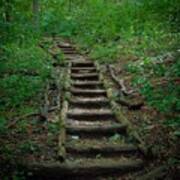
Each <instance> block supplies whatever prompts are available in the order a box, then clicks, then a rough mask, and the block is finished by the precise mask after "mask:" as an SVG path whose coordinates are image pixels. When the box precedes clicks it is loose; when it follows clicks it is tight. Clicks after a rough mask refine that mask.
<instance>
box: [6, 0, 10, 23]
mask: <svg viewBox="0 0 180 180" xmlns="http://www.w3.org/2000/svg"><path fill="white" fill-rule="evenodd" d="M10 14H11V4H10V0H6V1H5V21H6V22H10V21H11V15H10Z"/></svg>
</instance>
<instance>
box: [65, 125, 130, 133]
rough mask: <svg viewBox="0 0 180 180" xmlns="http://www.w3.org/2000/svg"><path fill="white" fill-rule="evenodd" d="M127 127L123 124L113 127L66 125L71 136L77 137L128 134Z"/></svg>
mask: <svg viewBox="0 0 180 180" xmlns="http://www.w3.org/2000/svg"><path fill="white" fill-rule="evenodd" d="M126 130H127V126H126V125H123V124H118V123H117V124H112V125H103V126H102V125H91V126H87V125H66V131H67V133H69V134H76V135H95V136H97V135H113V134H116V133H123V134H124V133H126Z"/></svg>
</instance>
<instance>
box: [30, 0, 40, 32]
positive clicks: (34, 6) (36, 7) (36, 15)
mask: <svg viewBox="0 0 180 180" xmlns="http://www.w3.org/2000/svg"><path fill="white" fill-rule="evenodd" d="M39 8H40V5H39V0H33V4H32V11H33V17H34V26H35V28H37V29H38V28H39Z"/></svg>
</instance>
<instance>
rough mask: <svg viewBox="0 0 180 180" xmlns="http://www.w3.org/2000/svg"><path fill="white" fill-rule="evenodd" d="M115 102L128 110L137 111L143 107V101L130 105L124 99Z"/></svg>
mask: <svg viewBox="0 0 180 180" xmlns="http://www.w3.org/2000/svg"><path fill="white" fill-rule="evenodd" d="M116 102H117V103H119V104H121V105H122V106H126V107H128V109H129V110H139V109H141V107H142V106H143V105H144V102H143V101H141V102H138V103H134V104H132V103H129V102H127V101H126V100H124V99H119V100H117V101H116Z"/></svg>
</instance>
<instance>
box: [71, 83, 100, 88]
mask: <svg viewBox="0 0 180 180" xmlns="http://www.w3.org/2000/svg"><path fill="white" fill-rule="evenodd" d="M71 84H72V86H74V87H76V88H81V89H96V88H100V87H103V84H102V83H101V82H100V81H74V82H72V83H71Z"/></svg>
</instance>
